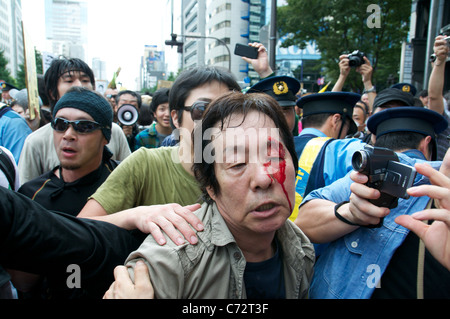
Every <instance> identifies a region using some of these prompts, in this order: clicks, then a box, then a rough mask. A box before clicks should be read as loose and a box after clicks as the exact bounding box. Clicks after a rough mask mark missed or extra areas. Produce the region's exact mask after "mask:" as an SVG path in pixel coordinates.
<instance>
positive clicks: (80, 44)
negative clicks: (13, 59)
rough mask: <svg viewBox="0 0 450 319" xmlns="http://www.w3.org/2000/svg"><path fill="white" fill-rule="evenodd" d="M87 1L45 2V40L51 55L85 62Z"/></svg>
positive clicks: (59, 0)
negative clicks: (49, 47)
mask: <svg viewBox="0 0 450 319" xmlns="http://www.w3.org/2000/svg"><path fill="white" fill-rule="evenodd" d="M87 17H88V9H87V0H45V26H46V28H45V29H46V39H47V40H48V41H50V42H51V48H52V53H54V54H58V55H64V56H67V57H71V58H80V59H82V60H85V46H86V45H87V43H88V33H87V28H88V18H87Z"/></svg>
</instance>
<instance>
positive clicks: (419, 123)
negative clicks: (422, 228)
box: [298, 107, 450, 299]
mask: <svg viewBox="0 0 450 319" xmlns="http://www.w3.org/2000/svg"><path fill="white" fill-rule="evenodd" d="M447 125H448V123H447V121H446V120H445V119H444V118H443V117H442V116H441V115H439V114H437V113H436V112H433V111H431V110H427V109H424V108H420V107H394V108H389V109H386V110H383V111H380V112H377V113H375V114H374V115H372V116H371V117H370V119H369V121H368V127H369V130H370V131H371V132H374V134H376V137H377V141H376V144H375V146H376V147H389V148H391V149H392V150H393V151H396V155H397V156H398V159H399V162H400V163H403V164H406V165H409V166H414V164H415V163H421V162H425V161H430V160H431V158H433V157H435V153H436V148H435V147H433V145H435V144H436V136H437V135H438V134H439V133H440V132H442V130H443V129H445V127H446V126H447ZM433 154H434V156H433ZM428 163H429V164H430V165H431V166H433V167H434V168H435V169H437V168H439V166H440V164H441V162H428ZM386 165H387V161H386ZM371 174H377V172H372V171H371ZM371 176H372V175H371ZM401 176H402V177H404V176H403V175H401ZM374 177H376V176H374ZM367 181H368V177H367V176H366V175H363V174H362V173H357V172H355V171H354V172H351V173H349V174H348V175H347V176H345V177H344V178H342V179H340V180H338V181H336V182H335V183H333V184H331V185H329V186H327V187H324V188H322V189H318V190H315V191H313V192H311V193H310V194H309V195H308V196H307V197H306V198H305V200H304V202H303V203H302V206H301V207H300V211H299V220H298V221H299V224H300V225H301V226H302V230H303V231H304V232H305V233H306V234H307V235H308V237H309V238H310V239H311V241H312V242H314V243H317V244H322V245H319V249H318V250H317V251H319V252H320V253H318V255H319V258H318V259H317V263H316V265H315V274H314V280H313V283H312V285H311V290H310V296H311V298H350V299H355V298H356V299H359V298H363V299H367V298H416V297H417V296H420V295H421V294H420V288H419V287H420V286H421V284H423V287H424V290H423V291H424V296H425V297H428V298H448V297H450V296H449V293H448V292H449V291H448V286H449V284H450V273H449V272H448V271H447V270H446V269H445V268H443V266H442V265H440V264H439V262H437V261H436V260H434V259H433V258H432V257H431V255H429V254H428V253H426V258H425V261H424V263H421V265H423V266H424V269H425V273H423V274H424V276H425V278H427V280H425V281H424V282H421V281H420V280H418V278H420V276H418V275H419V274H420V272H419V271H418V269H420V267H419V268H418V266H417V265H418V260H422V258H423V256H425V255H423V256H422V257H420V258H419V256H421V255H420V254H421V253H420V250H419V240H418V238H417V236H414V235H413V234H412V233H408V231H407V230H405V229H404V228H401V226H399V225H398V224H397V223H396V222H395V219H396V217H397V216H399V215H403V214H408V215H411V214H413V213H414V212H416V211H420V210H423V209H424V208H425V207H426V205H427V203H428V200H429V198H428V197H425V196H423V197H417V198H416V197H410V198H409V199H403V198H399V199H398V204H397V205H396V206H395V205H392V206H391V208H390V209H389V208H387V207H379V206H376V205H374V204H373V203H371V202H369V199H370V200H376V199H378V198H379V197H380V195H381V193H380V191H379V190H376V189H373V188H370V187H368V186H366V185H362V184H364V183H367ZM353 182H355V183H353ZM393 182H394V183H395V179H394V180H393ZM397 183H400V181H398V182H397ZM421 184H429V181H428V180H426V179H425V178H424V177H423V176H421V175H419V174H418V175H417V176H416V178H415V180H414V186H416V185H421ZM393 207H394V208H393ZM374 267H375V268H374ZM349 269H351V271H348V270H349ZM374 271H375V273H374ZM423 274H422V275H423ZM380 278H381V283H380V282H379V280H380ZM377 287H378V288H377ZM380 287H381V288H380ZM416 293H417V294H416Z"/></svg>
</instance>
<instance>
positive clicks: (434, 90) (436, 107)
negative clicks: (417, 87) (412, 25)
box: [428, 35, 449, 114]
mask: <svg viewBox="0 0 450 319" xmlns="http://www.w3.org/2000/svg"><path fill="white" fill-rule="evenodd" d="M433 49H434V53H435V55H436V60H435V61H434V62H433V63H432V66H433V70H432V71H431V75H430V81H429V82H428V107H429V108H430V110H433V111H435V112H438V113H439V114H444V100H443V98H444V96H443V90H444V75H445V61H446V59H447V55H448V50H449V48H448V47H447V45H446V41H445V40H444V36H442V35H439V36H437V37H436V39H435V41H434V47H433Z"/></svg>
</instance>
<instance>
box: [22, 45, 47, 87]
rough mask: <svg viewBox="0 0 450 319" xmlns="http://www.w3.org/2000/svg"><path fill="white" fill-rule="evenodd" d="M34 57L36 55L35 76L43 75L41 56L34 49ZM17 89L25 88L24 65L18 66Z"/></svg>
mask: <svg viewBox="0 0 450 319" xmlns="http://www.w3.org/2000/svg"><path fill="white" fill-rule="evenodd" d="M35 55H36V73H37V74H43V71H42V70H43V68H42V54H41V52H39V51H38V50H36V49H35ZM16 83H17V87H18V88H21V89H24V88H26V86H27V85H26V83H27V82H26V74H25V64H24V63H22V64H21V65H20V66H19V71H18V72H17V79H16Z"/></svg>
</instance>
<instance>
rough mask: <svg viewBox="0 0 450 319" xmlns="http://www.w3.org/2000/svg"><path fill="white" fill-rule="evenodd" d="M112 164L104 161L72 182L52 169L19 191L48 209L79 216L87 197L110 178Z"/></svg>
mask: <svg viewBox="0 0 450 319" xmlns="http://www.w3.org/2000/svg"><path fill="white" fill-rule="evenodd" d="M111 165H112V164H110V163H109V162H102V164H101V165H100V167H99V168H98V169H96V170H95V171H93V172H91V173H89V174H88V175H86V176H84V177H82V178H80V179H78V180H76V181H75V182H72V183H65V182H64V180H62V179H60V178H59V177H57V176H56V175H55V174H54V173H53V172H54V170H52V171H49V172H47V173H45V174H43V175H41V176H39V177H37V178H35V179H33V180H31V181H29V182H27V183H25V184H23V185H22V186H21V187H20V188H19V190H18V192H19V193H21V194H23V195H25V196H27V197H29V198H31V199H32V200H34V201H36V202H38V203H39V204H41V205H42V206H44V207H45V208H47V209H48V210H51V211H57V212H63V213H66V214H69V215H72V216H77V215H78V214H79V213H80V211H81V210H82V209H83V207H84V205H86V202H87V199H88V198H89V197H90V196H91V195H92V194H94V193H95V191H96V190H97V188H98V187H100V185H101V184H102V183H103V182H104V181H105V180H106V179H107V178H108V176H109V174H110V173H111V171H112V167H111ZM56 169H60V168H59V167H57V168H56Z"/></svg>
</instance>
